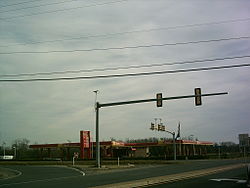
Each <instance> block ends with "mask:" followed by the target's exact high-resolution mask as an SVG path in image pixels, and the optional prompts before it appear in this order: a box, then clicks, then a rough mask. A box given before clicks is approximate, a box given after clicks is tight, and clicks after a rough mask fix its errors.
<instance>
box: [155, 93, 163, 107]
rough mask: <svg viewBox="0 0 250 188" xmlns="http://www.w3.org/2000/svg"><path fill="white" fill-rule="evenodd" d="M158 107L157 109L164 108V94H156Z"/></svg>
mask: <svg viewBox="0 0 250 188" xmlns="http://www.w3.org/2000/svg"><path fill="white" fill-rule="evenodd" d="M156 99H157V101H156V106H157V107H162V93H157V94H156Z"/></svg>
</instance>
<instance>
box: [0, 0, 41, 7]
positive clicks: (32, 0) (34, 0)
mask: <svg viewBox="0 0 250 188" xmlns="http://www.w3.org/2000/svg"><path fill="white" fill-rule="evenodd" d="M36 1H42V0H30V1H23V2H19V3H13V4H8V5H3V6H0V8H5V7H9V6H16V5H21V4H26V3H32V2H36Z"/></svg>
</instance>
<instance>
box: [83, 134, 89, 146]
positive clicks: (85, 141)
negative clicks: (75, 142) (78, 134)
mask: <svg viewBox="0 0 250 188" xmlns="http://www.w3.org/2000/svg"><path fill="white" fill-rule="evenodd" d="M89 146H90V136H89V131H83V147H84V148H89Z"/></svg>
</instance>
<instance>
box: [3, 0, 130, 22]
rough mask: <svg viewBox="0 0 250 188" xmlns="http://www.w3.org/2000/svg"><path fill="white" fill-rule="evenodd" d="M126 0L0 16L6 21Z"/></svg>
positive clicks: (120, 0) (119, 1)
mask: <svg viewBox="0 0 250 188" xmlns="http://www.w3.org/2000/svg"><path fill="white" fill-rule="evenodd" d="M124 1H129V0H118V1H117V0H116V1H108V2H104V3H95V4H90V5H85V6H78V7H71V8H63V9H57V10H51V11H42V12H37V13H31V14H25V15H18V16H12V17H5V18H0V19H1V20H2V21H5V20H11V19H15V18H23V17H29V16H36V15H40V14H51V13H55V12H63V11H69V10H75V9H82V8H89V7H96V6H102V5H108V4H114V3H121V2H124Z"/></svg>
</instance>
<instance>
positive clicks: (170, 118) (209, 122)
mask: <svg viewBox="0 0 250 188" xmlns="http://www.w3.org/2000/svg"><path fill="white" fill-rule="evenodd" d="M27 1H28V0H16V1H15V0H12V1H8V0H1V2H0V3H1V4H0V16H1V19H0V45H1V47H0V67H1V68H0V75H1V77H0V79H1V80H4V79H30V78H55V77H78V76H93V75H108V74H124V73H138V72H152V71H166V70H177V69H189V68H198V67H210V66H221V65H234V64H244V63H245V64H246V63H249V58H239V59H233V60H223V61H207V62H202V63H195V64H183V65H171V66H159V67H149V68H137V69H127V70H116V71H115V70H112V71H111V70H110V71H99V72H82V73H70V74H69V73H67V74H55V75H36V76H19V77H14V76H13V77H6V76H3V75H9V74H21V73H38V72H55V71H68V70H89V69H96V68H111V67H112V68H113V67H120V66H125V67H126V66H130V65H145V64H162V63H173V62H176V61H181V62H182V61H192V60H199V59H214V58H224V57H235V56H245V55H250V42H249V39H247V38H246V39H237V40H227V41H218V42H209V43H208V42H207V43H197V44H194V43H192V44H185V45H184V44H182V45H181V44H179V45H170V46H161V47H150V48H130V49H120V50H114V49H113V50H92V51H75V52H58V53H52V51H65V50H69V51H71V50H88V49H107V48H116V47H129V46H142V45H158V44H166V43H183V42H189V41H201V40H214V39H224V38H235V37H243V36H250V32H249V31H250V11H249V10H250V1H247V0H237V1H235V0H216V1H215V0H214V1H213V0H192V1H191V0H190V1H187V0H183V1H181V0H177V1H176V0H173V1H168V0H127V1H116V0H88V1H87V0H75V1H72V0H71V1H70V0H69V1H63V0H53V1H48V0H36V1H30V2H29V3H27ZM242 19H244V20H242ZM224 21H226V22H224ZM214 22H221V23H217V24H215V23H214ZM212 23H213V24H212ZM201 24H203V25H201ZM9 52H11V53H10V54H4V53H9ZM13 52H14V53H13ZM15 52H32V53H15ZM33 52H49V53H33ZM249 71H250V68H249V67H241V68H234V69H222V70H211V71H202V72H187V73H176V74H162V75H150V76H138V77H124V78H106V79H92V80H71V81H47V82H2V81H1V82H0V142H1V143H2V142H6V143H8V144H11V143H12V141H13V140H14V139H17V138H27V139H29V140H30V141H31V143H34V142H37V143H62V142H67V141H68V140H69V141H71V142H78V141H79V131H80V130H90V131H91V134H92V136H93V138H95V111H94V101H95V93H94V92H93V91H94V90H99V93H98V96H97V100H98V101H99V102H100V103H109V102H118V101H126V100H137V99H148V98H154V97H155V95H156V93H158V92H162V93H163V97H170V96H179V95H190V94H193V93H194V88H195V87H200V88H201V90H202V93H212V92H225V91H226V92H229V94H228V95H223V96H214V97H204V98H202V102H203V104H202V106H198V107H196V106H194V99H191V98H190V99H181V100H172V101H167V102H166V101H165V102H164V103H163V107H162V108H157V107H156V104H155V102H152V103H143V104H134V105H126V106H117V107H108V108H101V109H100V137H101V140H110V138H111V137H112V138H115V139H121V140H126V139H127V138H131V139H134V138H148V137H159V138H160V137H164V136H167V137H171V135H167V134H166V133H162V132H152V131H150V130H149V127H150V123H151V122H154V118H161V119H162V121H163V123H164V124H165V125H167V129H168V130H170V131H176V130H177V125H178V122H179V121H180V122H181V136H182V137H188V136H189V135H194V137H195V138H196V137H197V138H198V139H199V140H204V141H213V142H222V141H233V142H236V143H238V134H240V133H250V101H249V96H250V84H249V83H250V74H249Z"/></svg>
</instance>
